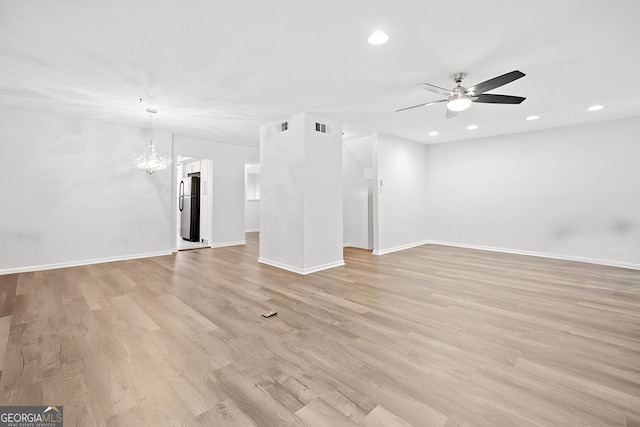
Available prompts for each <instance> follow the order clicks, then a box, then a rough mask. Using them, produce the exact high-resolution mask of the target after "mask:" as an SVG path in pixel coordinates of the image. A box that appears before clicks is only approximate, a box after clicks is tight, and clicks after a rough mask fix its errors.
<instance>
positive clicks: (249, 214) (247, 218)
mask: <svg viewBox="0 0 640 427" xmlns="http://www.w3.org/2000/svg"><path fill="white" fill-rule="evenodd" d="M249 173H254V174H260V165H259V164H248V165H245V187H246V183H247V174H249ZM258 176H259V175H258ZM244 231H245V232H247V233H248V232H254V231H260V200H248V199H247V194H246V189H245V202H244Z"/></svg>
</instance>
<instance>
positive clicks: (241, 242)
mask: <svg viewBox="0 0 640 427" xmlns="http://www.w3.org/2000/svg"><path fill="white" fill-rule="evenodd" d="M246 244H247V241H246V240H237V241H235V242H221V243H211V245H209V246H210V247H212V248H226V247H227V246H239V245H246Z"/></svg>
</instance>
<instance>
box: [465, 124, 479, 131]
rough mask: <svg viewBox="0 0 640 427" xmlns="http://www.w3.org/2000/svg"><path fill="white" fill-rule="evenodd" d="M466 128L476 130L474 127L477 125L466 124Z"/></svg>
mask: <svg viewBox="0 0 640 427" xmlns="http://www.w3.org/2000/svg"><path fill="white" fill-rule="evenodd" d="M467 129H469V130H476V129H478V125H469V126H467Z"/></svg>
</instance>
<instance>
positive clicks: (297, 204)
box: [260, 114, 305, 271]
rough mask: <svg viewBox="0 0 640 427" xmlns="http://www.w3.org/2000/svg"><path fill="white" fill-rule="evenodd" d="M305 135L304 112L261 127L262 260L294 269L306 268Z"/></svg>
mask: <svg viewBox="0 0 640 427" xmlns="http://www.w3.org/2000/svg"><path fill="white" fill-rule="evenodd" d="M285 121H286V122H287V123H288V124H289V129H288V130H286V131H284V132H280V130H279V125H280V123H281V122H285ZM304 138H305V117H304V115H303V114H298V115H296V116H293V117H289V118H287V119H283V120H280V121H277V122H273V123H269V124H265V125H262V126H260V259H261V260H262V261H263V262H268V263H270V264H278V265H279V266H281V267H283V268H287V269H289V270H294V271H298V270H303V269H304V250H303V245H304V182H303V174H304Z"/></svg>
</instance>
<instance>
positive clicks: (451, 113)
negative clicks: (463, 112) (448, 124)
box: [447, 108, 458, 119]
mask: <svg viewBox="0 0 640 427" xmlns="http://www.w3.org/2000/svg"><path fill="white" fill-rule="evenodd" d="M457 115H458V111H453V110H449V109H448V108H447V119H452V118H454V117H455V116H457Z"/></svg>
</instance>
